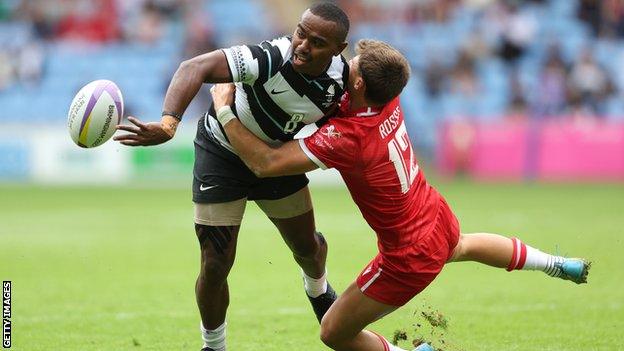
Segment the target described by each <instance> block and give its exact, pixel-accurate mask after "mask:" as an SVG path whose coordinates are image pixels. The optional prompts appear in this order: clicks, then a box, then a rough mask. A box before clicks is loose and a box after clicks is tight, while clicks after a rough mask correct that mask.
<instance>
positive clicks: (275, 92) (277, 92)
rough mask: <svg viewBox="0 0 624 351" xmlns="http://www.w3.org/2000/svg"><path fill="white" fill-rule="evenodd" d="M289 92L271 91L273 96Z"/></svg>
mask: <svg viewBox="0 0 624 351" xmlns="http://www.w3.org/2000/svg"><path fill="white" fill-rule="evenodd" d="M287 91H288V90H284V91H275V89H272V90H271V94H273V95H279V94H281V93H285V92H287Z"/></svg>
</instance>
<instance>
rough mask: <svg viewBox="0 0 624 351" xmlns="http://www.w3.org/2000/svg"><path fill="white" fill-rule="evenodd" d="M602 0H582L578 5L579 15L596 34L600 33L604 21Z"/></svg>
mask: <svg viewBox="0 0 624 351" xmlns="http://www.w3.org/2000/svg"><path fill="white" fill-rule="evenodd" d="M601 2H602V0H580V5H579V7H578V17H579V18H580V19H581V20H583V21H585V22H587V24H588V25H589V27H590V28H591V29H592V32H593V34H594V35H595V36H598V34H599V33H600V27H601V22H602V18H601V17H602V14H601Z"/></svg>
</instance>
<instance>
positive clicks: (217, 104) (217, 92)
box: [210, 83, 236, 111]
mask: <svg viewBox="0 0 624 351" xmlns="http://www.w3.org/2000/svg"><path fill="white" fill-rule="evenodd" d="M235 90H236V87H235V86H234V84H232V83H222V84H215V85H213V86H212V88H210V94H212V101H213V102H214V108H215V111H219V109H220V108H221V107H223V106H232V104H233V103H234V91H235Z"/></svg>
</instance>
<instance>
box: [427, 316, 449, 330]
mask: <svg viewBox="0 0 624 351" xmlns="http://www.w3.org/2000/svg"><path fill="white" fill-rule="evenodd" d="M420 314H421V315H422V316H423V318H425V320H426V321H427V322H429V324H431V326H432V327H434V328H442V329H444V330H447V329H448V320H447V319H446V318H445V317H444V315H443V314H442V313H440V312H439V311H423V312H421V313H420Z"/></svg>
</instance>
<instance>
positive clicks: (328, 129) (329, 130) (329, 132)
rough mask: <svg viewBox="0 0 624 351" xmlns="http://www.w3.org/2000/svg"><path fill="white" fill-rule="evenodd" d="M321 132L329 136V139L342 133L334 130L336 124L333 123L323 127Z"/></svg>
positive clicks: (338, 136) (335, 137)
mask: <svg viewBox="0 0 624 351" xmlns="http://www.w3.org/2000/svg"><path fill="white" fill-rule="evenodd" d="M321 134H323V135H324V136H326V137H328V138H330V139H332V138H333V139H338V138H340V137H341V136H342V133H340V132H339V131H337V130H336V126H334V125H330V126H327V127H325V128H324V129H323V130H322V131H321Z"/></svg>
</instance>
